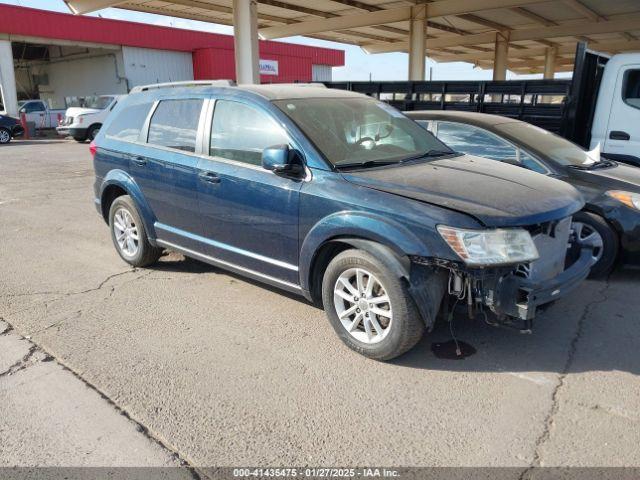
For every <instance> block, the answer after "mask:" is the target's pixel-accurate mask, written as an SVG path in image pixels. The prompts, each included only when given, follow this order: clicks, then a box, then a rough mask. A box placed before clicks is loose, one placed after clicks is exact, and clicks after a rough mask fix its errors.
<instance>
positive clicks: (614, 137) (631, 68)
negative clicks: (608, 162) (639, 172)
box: [604, 65, 640, 161]
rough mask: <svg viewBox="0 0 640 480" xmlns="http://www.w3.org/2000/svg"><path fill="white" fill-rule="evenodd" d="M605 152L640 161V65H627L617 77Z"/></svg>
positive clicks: (613, 155)
mask: <svg viewBox="0 0 640 480" xmlns="http://www.w3.org/2000/svg"><path fill="white" fill-rule="evenodd" d="M604 151H605V152H607V154H610V156H611V158H613V159H616V158H619V159H620V160H624V159H625V157H635V158H636V159H637V160H638V161H640V65H627V66H625V67H623V68H622V69H621V71H620V73H619V75H618V78H617V80H616V90H615V93H614V95H613V103H612V105H611V114H610V116H609V124H608V126H607V131H606V137H605V148H604Z"/></svg>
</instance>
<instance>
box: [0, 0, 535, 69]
mask: <svg viewBox="0 0 640 480" xmlns="http://www.w3.org/2000/svg"><path fill="white" fill-rule="evenodd" d="M0 3H4V4H9V5H19V6H23V7H32V8H40V9H45V10H54V11H58V12H64V13H70V12H69V9H68V8H67V6H66V5H65V3H64V2H63V1H62V0H0ZM91 15H95V16H101V17H104V18H113V19H118V20H129V21H132V22H141V23H148V24H153V25H164V26H171V27H176V28H185V29H190V30H201V31H204V32H211V33H225V34H233V27H230V26H228V25H218V24H215V23H206V22H198V21H195V20H185V19H182V18H175V17H167V16H163V15H153V14H149V13H139V12H132V11H129V10H122V9H117V8H106V9H103V10H99V11H97V12H95V13H93V14H91ZM281 41H286V42H290V43H299V44H303V45H311V46H317V47H327V48H338V49H341V50H344V51H345V66H344V67H336V68H334V69H333V79H334V80H336V81H346V80H352V81H355V80H369V78H371V79H372V80H406V79H407V69H408V67H407V62H408V55H407V54H406V53H382V54H376V55H368V54H366V53H365V52H364V51H363V50H362V49H361V48H360V47H358V46H355V45H346V44H343V43H335V42H327V41H324V40H316V39H313V38H305V37H290V38H287V39H283V40H281ZM430 69H431V70H430ZM430 72H431V74H432V78H433V80H491V70H480V69H478V68H475V67H474V66H473V65H472V64H470V63H463V62H453V63H436V62H434V61H433V60H431V59H429V58H427V74H426V75H427V78H429V73H430ZM507 78H541V75H526V76H524V75H515V74H513V73H512V72H508V77H507Z"/></svg>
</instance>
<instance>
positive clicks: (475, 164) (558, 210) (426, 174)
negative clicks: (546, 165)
mask: <svg viewBox="0 0 640 480" xmlns="http://www.w3.org/2000/svg"><path fill="white" fill-rule="evenodd" d="M343 175H344V177H345V179H346V180H347V181H349V182H351V183H354V184H356V185H360V186H363V187H368V188H373V189H375V190H380V191H383V192H388V193H393V194H395V195H400V196H403V197H406V198H410V199H414V200H418V201H421V202H425V203H429V204H433V205H438V206H440V207H444V208H448V209H451V210H456V211H458V212H462V213H466V214H468V215H471V216H473V217H475V218H476V219H478V220H479V221H480V222H482V223H483V224H484V225H485V226H487V227H512V226H526V225H535V224H539V223H543V222H547V221H550V220H556V219H559V218H564V217H567V216H569V215H571V214H573V213H575V212H577V211H578V210H580V209H581V208H582V207H583V205H584V201H583V200H582V196H581V195H580V194H579V193H578V191H577V190H576V189H575V188H573V187H572V186H571V185H569V184H568V183H565V182H562V181H559V180H555V179H552V178H549V177H546V176H544V175H541V174H539V173H535V172H531V171H528V170H525V169H523V168H520V167H516V166H513V165H508V164H504V163H500V162H496V161H494V160H487V159H484V158H479V157H473V156H470V155H464V156H458V157H449V158H444V159H440V160H434V161H430V162H419V163H410V164H405V165H399V166H389V167H381V168H374V169H367V170H359V171H354V172H343Z"/></svg>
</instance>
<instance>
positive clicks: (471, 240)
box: [438, 225, 539, 266]
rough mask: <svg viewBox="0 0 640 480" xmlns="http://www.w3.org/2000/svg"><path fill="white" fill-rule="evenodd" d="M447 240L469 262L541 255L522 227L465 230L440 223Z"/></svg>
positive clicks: (525, 259)
mask: <svg viewBox="0 0 640 480" xmlns="http://www.w3.org/2000/svg"><path fill="white" fill-rule="evenodd" d="M438 232H440V235H442V238H444V240H445V242H447V243H448V244H449V246H450V247H451V248H452V249H453V251H454V252H456V253H457V254H458V256H459V257H460V258H461V259H462V260H464V262H465V263H466V264H467V265H475V266H481V265H504V264H511V263H521V262H530V261H532V260H536V259H537V258H538V256H539V255H538V249H537V248H536V245H535V244H534V243H533V239H532V238H531V234H530V233H529V232H527V231H526V230H523V229H521V228H509V229H496V230H466V229H463V228H453V227H446V226H444V225H438Z"/></svg>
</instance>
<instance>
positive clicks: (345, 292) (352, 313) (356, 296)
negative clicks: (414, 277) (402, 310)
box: [333, 268, 393, 344]
mask: <svg viewBox="0 0 640 480" xmlns="http://www.w3.org/2000/svg"><path fill="white" fill-rule="evenodd" d="M333 303H334V305H335V309H336V313H337V314H338V318H339V319H340V323H342V326H343V327H344V328H345V330H346V331H347V332H348V333H349V335H351V336H352V337H353V338H355V339H356V340H358V341H360V342H362V343H368V344H372V343H378V342H380V341H382V340H383V339H384V338H385V337H386V336H387V335H388V333H389V332H390V331H391V324H392V322H393V312H392V308H391V300H390V298H389V296H388V294H387V290H386V289H385V287H384V285H383V284H382V282H380V280H379V279H378V278H377V277H376V276H375V275H373V274H372V273H371V272H369V271H368V270H365V269H364V268H349V269H348V270H345V271H344V272H342V274H341V275H340V276H339V277H338V279H337V280H336V283H335V286H334V289H333Z"/></svg>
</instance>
